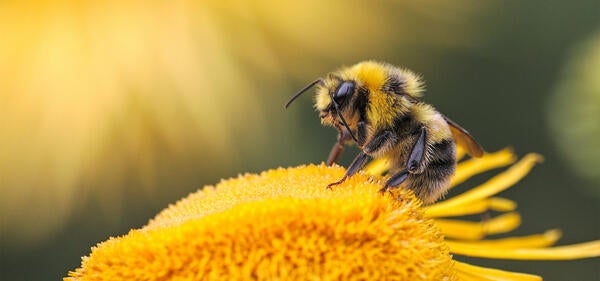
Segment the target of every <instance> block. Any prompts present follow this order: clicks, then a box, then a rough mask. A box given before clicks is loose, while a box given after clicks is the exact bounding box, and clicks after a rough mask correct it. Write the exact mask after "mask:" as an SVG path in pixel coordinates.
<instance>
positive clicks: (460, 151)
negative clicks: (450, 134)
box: [456, 145, 467, 161]
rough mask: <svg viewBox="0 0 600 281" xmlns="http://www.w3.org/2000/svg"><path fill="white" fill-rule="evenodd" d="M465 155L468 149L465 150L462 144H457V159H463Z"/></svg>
mask: <svg viewBox="0 0 600 281" xmlns="http://www.w3.org/2000/svg"><path fill="white" fill-rule="evenodd" d="M465 155H467V151H465V149H464V148H462V146H459V145H457V146H456V161H458V160H460V159H462V158H463V157H465Z"/></svg>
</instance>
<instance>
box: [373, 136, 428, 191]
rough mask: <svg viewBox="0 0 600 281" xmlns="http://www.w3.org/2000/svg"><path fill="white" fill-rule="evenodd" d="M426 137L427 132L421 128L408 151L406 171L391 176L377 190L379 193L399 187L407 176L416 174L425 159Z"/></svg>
mask: <svg viewBox="0 0 600 281" xmlns="http://www.w3.org/2000/svg"><path fill="white" fill-rule="evenodd" d="M426 137H427V132H426V130H425V127H422V128H421V131H420V133H419V137H418V138H417V141H416V142H415V144H414V145H413V148H412V150H411V151H410V155H409V157H408V161H406V169H405V170H402V171H400V172H398V173H395V174H393V175H392V176H391V177H390V178H389V179H388V180H387V182H385V185H384V186H383V188H382V189H380V190H379V192H381V193H384V192H386V191H387V190H388V189H389V188H390V187H397V186H399V185H400V184H401V183H402V182H404V181H405V180H406V178H407V177H408V175H409V174H411V173H416V172H418V170H419V168H420V167H421V165H422V163H423V159H425V158H424V157H423V155H424V154H425V149H426V146H425V144H426Z"/></svg>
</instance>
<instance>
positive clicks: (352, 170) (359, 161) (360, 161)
mask: <svg viewBox="0 0 600 281" xmlns="http://www.w3.org/2000/svg"><path fill="white" fill-rule="evenodd" d="M366 162H367V154H365V153H364V152H360V153H359V154H358V155H357V156H356V158H354V160H353V161H352V163H351V164H350V166H349V167H348V170H346V174H344V177H343V178H342V179H341V180H339V181H336V182H334V183H330V184H328V185H327V188H328V189H331V187H332V186H335V185H338V184H341V183H343V182H344V181H345V180H346V179H347V178H348V177H351V176H352V175H354V174H356V172H358V170H360V168H362V167H363V166H364V165H365V163H366Z"/></svg>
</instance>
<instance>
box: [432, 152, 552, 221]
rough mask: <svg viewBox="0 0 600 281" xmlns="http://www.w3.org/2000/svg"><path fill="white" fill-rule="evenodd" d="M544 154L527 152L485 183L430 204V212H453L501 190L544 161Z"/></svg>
mask: <svg viewBox="0 0 600 281" xmlns="http://www.w3.org/2000/svg"><path fill="white" fill-rule="evenodd" d="M542 159H543V158H542V156H540V155H539V154H535V153H530V154H527V155H526V156H525V157H523V159H521V161H519V162H517V163H516V164H514V165H513V166H511V167H510V168H509V169H508V170H506V171H504V172H503V173H500V174H498V175H496V176H495V177H493V178H491V179H490V180H488V181H487V182H485V183H484V184H482V185H480V186H477V187H475V188H473V189H471V190H468V191H466V192H464V193H462V194H460V195H457V196H455V197H453V198H450V199H447V200H445V201H441V202H439V203H436V204H433V205H431V206H429V212H433V213H436V214H441V213H444V212H452V211H451V210H452V209H455V208H460V207H461V206H463V205H468V204H473V202H476V201H478V200H482V199H485V198H487V197H489V196H492V195H494V194H496V193H498V192H501V191H503V190H505V189H507V188H509V187H511V186H512V185H514V184H515V183H517V182H518V181H519V180H521V179H522V178H523V177H524V176H526V175H527V174H528V173H529V171H530V170H531V168H532V167H533V165H534V164H535V163H537V162H540V161H542Z"/></svg>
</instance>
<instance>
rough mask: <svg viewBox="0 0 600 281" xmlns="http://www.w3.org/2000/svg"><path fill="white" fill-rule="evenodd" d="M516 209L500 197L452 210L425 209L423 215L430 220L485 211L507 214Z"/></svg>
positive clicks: (514, 205) (510, 202) (507, 200)
mask: <svg viewBox="0 0 600 281" xmlns="http://www.w3.org/2000/svg"><path fill="white" fill-rule="evenodd" d="M516 208H517V204H516V203H515V202H514V201H512V200H509V199H506V198H500V197H492V198H488V199H485V200H481V201H475V202H473V203H471V204H466V205H461V206H459V207H457V208H454V209H439V208H427V209H425V215H426V216H428V217H430V218H436V217H455V216H464V215H472V214H479V213H483V212H485V211H487V210H494V211H498V212H509V211H514V210H515V209H516Z"/></svg>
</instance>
